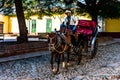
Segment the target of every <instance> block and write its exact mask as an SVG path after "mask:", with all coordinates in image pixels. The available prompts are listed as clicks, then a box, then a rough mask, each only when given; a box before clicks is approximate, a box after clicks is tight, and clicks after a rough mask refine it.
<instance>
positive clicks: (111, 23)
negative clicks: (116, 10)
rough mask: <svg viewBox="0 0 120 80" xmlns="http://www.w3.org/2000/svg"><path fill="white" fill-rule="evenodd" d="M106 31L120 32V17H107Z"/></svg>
mask: <svg viewBox="0 0 120 80" xmlns="http://www.w3.org/2000/svg"><path fill="white" fill-rule="evenodd" d="M105 25H106V26H105V32H120V19H106V24H105Z"/></svg>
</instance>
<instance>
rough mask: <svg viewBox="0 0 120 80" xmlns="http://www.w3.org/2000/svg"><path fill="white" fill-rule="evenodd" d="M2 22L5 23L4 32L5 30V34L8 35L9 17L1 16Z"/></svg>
mask: <svg viewBox="0 0 120 80" xmlns="http://www.w3.org/2000/svg"><path fill="white" fill-rule="evenodd" d="M0 21H1V22H4V28H3V29H4V30H3V33H8V31H9V27H8V26H9V25H10V24H9V17H8V16H4V15H0Z"/></svg>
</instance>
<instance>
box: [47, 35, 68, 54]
mask: <svg viewBox="0 0 120 80" xmlns="http://www.w3.org/2000/svg"><path fill="white" fill-rule="evenodd" d="M57 36H58V35H57ZM55 37H56V36H54V37H49V39H50V43H49V50H50V51H51V50H54V51H56V52H57V53H60V54H61V53H64V52H65V50H66V48H67V44H65V47H64V48H63V50H62V51H59V50H57V49H56V47H55V46H58V45H55V42H53V43H52V40H53V39H54V38H55Z"/></svg>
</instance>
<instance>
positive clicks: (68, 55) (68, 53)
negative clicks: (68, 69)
mask: <svg viewBox="0 0 120 80" xmlns="http://www.w3.org/2000/svg"><path fill="white" fill-rule="evenodd" d="M69 61H70V52H67V66H70V63H69Z"/></svg>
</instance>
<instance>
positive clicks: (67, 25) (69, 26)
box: [60, 10, 76, 33]
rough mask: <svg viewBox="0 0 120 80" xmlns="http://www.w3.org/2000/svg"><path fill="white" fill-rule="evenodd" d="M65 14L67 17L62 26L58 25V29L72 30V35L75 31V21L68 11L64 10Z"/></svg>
mask: <svg viewBox="0 0 120 80" xmlns="http://www.w3.org/2000/svg"><path fill="white" fill-rule="evenodd" d="M65 14H66V15H67V16H66V17H65V19H64V21H63V24H61V25H60V29H62V28H66V29H70V30H72V32H73V33H75V31H76V26H75V23H76V19H75V18H74V17H73V16H72V15H71V11H70V10H66V11H65Z"/></svg>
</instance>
